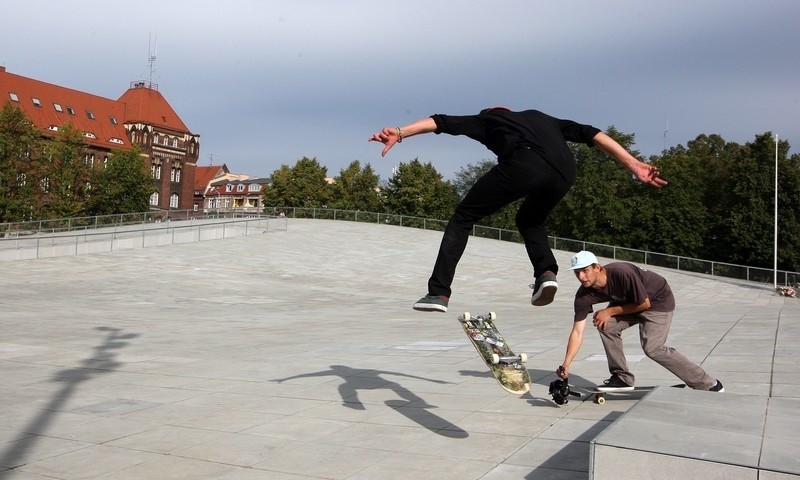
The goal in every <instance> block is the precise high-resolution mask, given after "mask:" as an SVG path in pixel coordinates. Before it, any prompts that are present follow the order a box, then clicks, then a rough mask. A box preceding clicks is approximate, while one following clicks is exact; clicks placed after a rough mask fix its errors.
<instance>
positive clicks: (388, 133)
mask: <svg viewBox="0 0 800 480" xmlns="http://www.w3.org/2000/svg"><path fill="white" fill-rule="evenodd" d="M402 140H403V139H402V138H401V137H400V129H399V128H396V127H394V128H393V127H386V128H384V129H383V130H381V131H380V132H377V133H373V134H372V136H371V137H369V141H370V142H381V143H382V144H384V145H385V146H384V147H383V151H381V157H385V156H386V154H387V153H388V152H389V150H391V148H392V147H393V146H394V144H395V143H399V142H401V141H402Z"/></svg>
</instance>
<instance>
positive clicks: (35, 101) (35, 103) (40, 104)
mask: <svg viewBox="0 0 800 480" xmlns="http://www.w3.org/2000/svg"><path fill="white" fill-rule="evenodd" d="M31 100H33V106H34V107H41V106H42V101H41V100H39V99H38V98H36V97H33V98H31Z"/></svg>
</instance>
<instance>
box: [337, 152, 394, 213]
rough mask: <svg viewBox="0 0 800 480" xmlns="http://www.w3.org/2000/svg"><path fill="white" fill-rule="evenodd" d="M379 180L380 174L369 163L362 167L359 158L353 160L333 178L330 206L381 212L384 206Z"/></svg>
mask: <svg viewBox="0 0 800 480" xmlns="http://www.w3.org/2000/svg"><path fill="white" fill-rule="evenodd" d="M379 181H380V176H379V175H378V174H376V173H375V170H373V169H372V166H371V165H370V164H369V163H368V164H366V165H364V168H363V169H362V168H361V163H360V162H359V161H358V160H355V161H353V162H351V163H350V165H349V166H348V167H347V168H344V169H342V170H341V171H340V172H339V176H338V177H336V178H334V179H333V184H331V201H330V207H331V208H340V209H343V210H360V211H364V212H380V211H381V210H382V209H383V207H382V202H381V196H380V193H379V189H378V183H379Z"/></svg>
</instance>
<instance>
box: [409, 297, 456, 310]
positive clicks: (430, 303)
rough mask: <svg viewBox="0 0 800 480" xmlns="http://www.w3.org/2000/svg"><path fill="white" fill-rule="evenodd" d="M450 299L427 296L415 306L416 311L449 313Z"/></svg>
mask: <svg viewBox="0 0 800 480" xmlns="http://www.w3.org/2000/svg"><path fill="white" fill-rule="evenodd" d="M449 300H450V299H449V298H448V297H445V296H444V295H431V294H428V295H425V296H424V297H422V298H420V299H419V300H417V303H415V304H414V307H413V308H414V310H419V311H421V312H443V313H447V303H448V301H449Z"/></svg>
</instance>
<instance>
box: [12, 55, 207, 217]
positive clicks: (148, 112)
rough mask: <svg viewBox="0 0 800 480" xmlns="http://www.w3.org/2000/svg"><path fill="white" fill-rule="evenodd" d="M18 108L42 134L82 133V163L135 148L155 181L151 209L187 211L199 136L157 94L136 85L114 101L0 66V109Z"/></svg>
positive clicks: (191, 202)
mask: <svg viewBox="0 0 800 480" xmlns="http://www.w3.org/2000/svg"><path fill="white" fill-rule="evenodd" d="M6 102H11V103H12V104H14V105H15V106H17V107H19V108H20V109H22V111H23V112H25V114H26V115H27V116H28V118H30V119H31V121H32V122H33V124H34V126H35V127H36V128H37V129H38V130H39V131H40V132H41V133H42V135H43V136H54V135H56V134H57V132H58V130H59V129H60V128H61V127H62V126H63V125H66V124H67V123H71V124H72V126H73V127H74V128H76V129H78V130H79V131H81V132H82V133H83V139H84V144H85V146H86V148H85V160H86V162H87V163H88V164H90V165H98V164H100V165H102V164H103V162H104V161H106V160H108V156H109V154H110V153H111V151H112V150H130V149H131V148H132V147H133V145H139V148H140V150H141V152H142V157H143V159H142V160H143V162H144V163H145V165H146V166H147V167H148V169H149V171H150V173H151V174H152V176H153V178H154V179H155V180H156V185H157V187H156V188H157V189H156V192H154V193H153V195H152V196H151V198H150V206H151V208H156V209H164V210H166V209H173V210H175V209H177V210H190V209H192V207H193V205H194V175H195V168H196V166H197V159H198V157H199V156H200V135H197V134H194V133H192V132H191V131H190V130H189V128H188V127H187V126H186V124H184V123H183V121H182V120H181V118H180V117H179V116H178V114H177V113H175V110H173V109H172V107H171V106H170V104H169V103H168V102H167V100H166V99H165V98H164V96H163V95H161V93H159V91H158V85H156V84H153V83H150V82H144V81H137V82H132V83H131V85H130V88H128V90H127V91H126V92H125V93H123V94H122V96H121V97H120V98H119V99H117V100H112V99H108V98H103V97H99V96H97V95H93V94H91V93H86V92H81V91H78V90H73V89H70V88H67V87H62V86H58V85H53V84H50V83H46V82H43V81H40V80H35V79H32V78H26V77H22V76H19V75H15V74H12V73H8V72H7V71H6V69H5V67H2V66H0V105H2V104H3V103H6Z"/></svg>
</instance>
